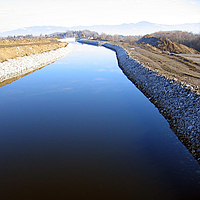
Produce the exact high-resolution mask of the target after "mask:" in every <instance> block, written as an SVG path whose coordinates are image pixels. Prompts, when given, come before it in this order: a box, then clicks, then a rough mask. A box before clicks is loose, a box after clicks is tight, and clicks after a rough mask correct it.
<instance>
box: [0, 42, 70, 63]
mask: <svg viewBox="0 0 200 200" xmlns="http://www.w3.org/2000/svg"><path fill="white" fill-rule="evenodd" d="M67 44H68V43H63V42H58V41H57V40H56V39H52V38H39V39H11V40H7V39H0V62H4V61H7V60H8V59H12V58H16V57H22V56H28V55H31V54H36V53H43V52H46V51H50V50H55V49H58V48H61V47H65V46H66V45H67Z"/></svg>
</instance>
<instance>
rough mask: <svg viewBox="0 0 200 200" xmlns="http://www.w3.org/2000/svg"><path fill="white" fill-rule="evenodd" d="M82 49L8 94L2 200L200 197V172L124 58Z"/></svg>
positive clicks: (1, 149) (0, 108)
mask: <svg viewBox="0 0 200 200" xmlns="http://www.w3.org/2000/svg"><path fill="white" fill-rule="evenodd" d="M74 45H75V50H74V51H73V52H72V53H71V54H69V55H67V56H66V57H65V58H63V59H60V60H58V61H56V62H55V63H53V64H50V65H48V66H46V67H44V68H42V69H41V70H38V71H35V72H34V73H32V74H29V75H28V76H25V77H23V78H21V79H19V80H17V81H15V82H13V83H11V84H9V85H6V86H3V87H1V88H0V118H1V120H0V127H1V129H0V130H1V131H0V197H1V198H0V199H198V198H199V197H200V166H199V164H198V163H197V162H196V161H195V160H194V158H193V157H192V156H191V154H190V153H189V152H188V150H187V149H186V148H185V147H184V146H183V145H182V143H181V142H180V141H179V140H178V138H177V137H176V135H175V134H174V133H173V131H172V130H171V129H170V127H169V124H168V123H167V121H166V120H165V119H164V117H163V116H162V115H161V114H160V113H159V111H158V109H157V108H155V106H154V105H153V104H152V103H151V102H150V101H149V100H148V99H147V98H146V97H145V96H144V95H143V94H142V93H141V92H140V91H139V90H138V89H137V88H136V87H135V86H134V85H133V84H132V83H131V82H130V81H129V80H128V79H127V78H126V76H125V75H124V74H123V73H122V71H121V70H120V68H119V67H118V64H117V59H116V56H115V53H114V52H113V51H111V50H108V49H106V48H103V47H96V46H91V45H81V44H77V43H75V44H74Z"/></svg>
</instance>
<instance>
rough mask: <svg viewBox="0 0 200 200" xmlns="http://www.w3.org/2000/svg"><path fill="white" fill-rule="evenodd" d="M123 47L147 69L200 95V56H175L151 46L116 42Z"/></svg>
mask: <svg viewBox="0 0 200 200" xmlns="http://www.w3.org/2000/svg"><path fill="white" fill-rule="evenodd" d="M114 44H117V45H119V46H121V47H123V48H124V49H125V50H126V51H127V52H128V53H129V55H130V57H132V58H133V59H136V60H139V61H140V62H141V63H142V64H144V65H145V67H147V68H149V69H151V70H153V71H155V72H158V73H160V74H162V75H164V76H165V77H168V78H171V79H174V80H176V81H177V82H180V83H182V84H184V85H187V84H189V85H190V86H192V87H191V89H192V90H193V91H195V92H198V94H200V54H189V56H188V54H174V53H168V52H166V51H162V50H160V49H158V48H156V47H153V46H151V45H149V44H144V43H142V44H136V43H135V44H129V43H122V42H114Z"/></svg>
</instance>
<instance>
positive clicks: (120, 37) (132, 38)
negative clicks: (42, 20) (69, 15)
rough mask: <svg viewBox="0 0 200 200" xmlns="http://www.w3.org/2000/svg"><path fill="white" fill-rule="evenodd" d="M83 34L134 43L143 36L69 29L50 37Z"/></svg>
mask: <svg viewBox="0 0 200 200" xmlns="http://www.w3.org/2000/svg"><path fill="white" fill-rule="evenodd" d="M82 35H84V37H85V38H89V37H92V38H94V39H100V40H107V41H115V42H120V41H121V42H122V41H123V42H129V43H134V42H136V41H137V40H139V39H140V38H141V36H123V35H117V34H116V35H109V34H106V33H101V34H99V33H98V32H96V31H90V30H81V31H73V30H69V31H66V32H64V33H54V34H50V35H49V36H50V37H54V38H59V37H76V38H81V37H82Z"/></svg>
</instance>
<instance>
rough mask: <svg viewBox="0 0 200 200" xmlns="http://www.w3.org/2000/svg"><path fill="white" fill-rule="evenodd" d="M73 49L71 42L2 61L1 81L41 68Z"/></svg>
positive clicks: (0, 66)
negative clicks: (45, 50) (59, 46)
mask: <svg viewBox="0 0 200 200" xmlns="http://www.w3.org/2000/svg"><path fill="white" fill-rule="evenodd" d="M73 49H74V46H73V45H72V44H70V43H69V44H68V45H67V46H66V47H62V48H58V49H56V50H51V51H47V52H43V53H36V54H31V55H29V56H23V57H17V58H16V59H9V60H8V61H5V62H2V63H0V82H3V81H5V80H8V79H12V78H15V77H19V76H23V75H25V74H28V73H30V72H32V71H35V70H37V69H40V68H42V67H44V66H46V65H48V64H50V63H52V62H55V61H56V60H58V59H60V58H62V57H64V56H66V55H68V54H69V53H70V52H71V51H73Z"/></svg>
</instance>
